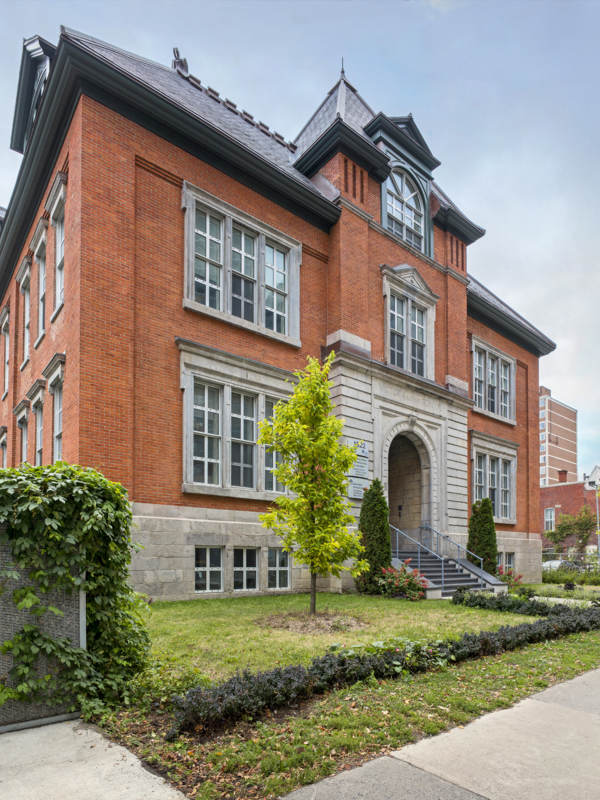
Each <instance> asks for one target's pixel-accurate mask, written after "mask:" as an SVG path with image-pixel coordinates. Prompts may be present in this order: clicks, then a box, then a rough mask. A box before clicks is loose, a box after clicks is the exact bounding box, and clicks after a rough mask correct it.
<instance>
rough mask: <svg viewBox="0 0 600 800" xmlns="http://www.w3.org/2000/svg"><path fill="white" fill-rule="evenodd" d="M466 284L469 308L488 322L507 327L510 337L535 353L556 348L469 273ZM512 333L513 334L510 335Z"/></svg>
mask: <svg viewBox="0 0 600 800" xmlns="http://www.w3.org/2000/svg"><path fill="white" fill-rule="evenodd" d="M468 277H469V285H468V286H467V302H468V304H469V310H475V311H476V312H479V314H481V315H483V316H484V317H485V318H486V321H488V322H490V321H491V322H493V323H494V322H495V323H496V324H497V325H498V326H499V327H503V326H506V327H507V335H508V336H509V337H510V338H516V339H517V340H520V341H521V342H522V343H523V344H524V345H525V346H526V347H528V349H530V350H533V352H535V353H536V354H537V355H547V354H548V353H551V352H552V351H553V350H555V349H556V344H555V343H554V342H553V341H552V339H549V338H548V337H547V336H546V335H545V334H543V333H542V332H541V331H540V330H539V329H538V328H536V327H535V325H532V324H531V322H528V320H526V319H525V317H522V316H521V315H520V314H519V313H518V312H517V311H515V310H514V308H511V307H510V306H509V305H508V304H507V303H505V302H504V300H501V299H500V298H499V297H498V295H495V294H494V293H493V292H491V291H490V290H489V289H488V288H487V286H484V285H483V283H481V282H480V281H478V280H477V279H476V278H474V277H473V276H472V275H470V274H469V276H468ZM511 334H513V335H511Z"/></svg>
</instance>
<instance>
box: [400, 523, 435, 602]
mask: <svg viewBox="0 0 600 800" xmlns="http://www.w3.org/2000/svg"><path fill="white" fill-rule="evenodd" d="M390 531H393V532H394V533H395V535H396V551H395V552H396V553H399V552H400V548H399V547H398V536H404V538H405V539H408V541H409V542H412V543H413V544H416V546H417V569H418V570H419V572H420V571H421V550H426V551H427V552H428V553H429V554H430V555H432V556H435V557H436V558H437V559H439V560H440V561H441V562H442V589H443V588H444V587H445V582H444V557H443V556H441V555H439V553H436V552H434V551H433V550H431V549H430V548H429V547H427V545H425V544H423V543H422V542H419V541H418V540H417V539H413V537H412V536H409V535H408V533H404V531H401V530H400V529H399V528H395V527H394V526H393V525H391V524H390ZM396 558H398V556H396Z"/></svg>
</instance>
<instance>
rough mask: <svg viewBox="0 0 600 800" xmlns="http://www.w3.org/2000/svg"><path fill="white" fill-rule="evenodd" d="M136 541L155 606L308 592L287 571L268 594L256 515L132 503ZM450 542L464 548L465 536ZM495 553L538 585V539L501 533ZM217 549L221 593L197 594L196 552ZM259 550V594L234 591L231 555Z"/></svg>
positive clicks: (135, 578) (326, 583)
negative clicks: (285, 583)
mask: <svg viewBox="0 0 600 800" xmlns="http://www.w3.org/2000/svg"><path fill="white" fill-rule="evenodd" d="M133 514H134V523H135V527H134V529H133V532H132V538H133V539H134V541H136V542H138V543H139V544H141V545H142V550H140V551H139V552H137V553H134V554H133V558H132V562H131V582H132V585H133V587H134V588H135V589H136V591H138V592H143V593H144V594H147V595H149V596H150V597H151V598H152V599H154V600H190V599H194V598H198V597H206V598H219V597H244V596H253V595H256V594H281V593H288V592H290V591H292V592H306V591H308V590H309V589H310V573H309V571H308V570H307V569H306V568H304V567H301V566H299V565H296V564H294V562H293V558H292V559H291V565H290V588H289V589H287V590H286V589H269V588H267V555H268V549H269V548H270V547H281V541H280V539H279V538H278V537H277V536H275V535H273V534H272V533H270V532H269V531H267V530H265V528H263V527H262V525H261V524H260V522H259V519H258V514H257V513H255V512H251V511H225V510H223V509H209V508H192V507H189V506H159V505H148V504H142V503H134V506H133ZM451 537H452V538H453V539H455V540H456V541H458V542H459V543H461V544H463V545H465V546H466V543H467V534H466V533H464V534H459V533H452V534H451ZM497 538H498V550H499V551H501V552H511V553H514V554H515V569H516V571H517V572H520V573H522V574H523V580H524V581H525V582H528V583H529V582H539V581H541V539H540V537H539V536H536V535H533V534H532V535H531V536H530V537H528V535H527V534H526V533H512V532H505V531H499V532H498V534H497ZM196 547H219V548H221V549H222V557H223V591H213V592H204V591H203V592H197V591H195V587H194V577H195V548H196ZM236 547H250V548H256V549H258V551H259V552H258V589H257V590H252V591H242V590H234V588H233V550H234V548H236ZM318 588H319V590H320V591H330V592H341V591H353V589H354V580H353V578H352V576H351V575H350V574H349V573H347V572H344V573H343V574H342V575H341V577H340V578H334V577H328V578H319V581H318Z"/></svg>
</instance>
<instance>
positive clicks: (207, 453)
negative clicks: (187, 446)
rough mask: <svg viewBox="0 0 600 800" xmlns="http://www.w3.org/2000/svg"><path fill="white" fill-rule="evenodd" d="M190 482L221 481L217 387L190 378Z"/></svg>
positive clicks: (216, 484) (218, 389) (218, 395)
mask: <svg viewBox="0 0 600 800" xmlns="http://www.w3.org/2000/svg"><path fill="white" fill-rule="evenodd" d="M193 404H194V407H193V431H192V436H193V454H192V460H193V481H194V483H204V484H208V485H212V486H219V485H220V483H221V418H222V413H221V388H220V387H219V386H212V385H210V384H208V383H206V382H205V381H203V380H201V379H200V378H194V397H193Z"/></svg>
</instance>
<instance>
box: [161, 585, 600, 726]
mask: <svg viewBox="0 0 600 800" xmlns="http://www.w3.org/2000/svg"><path fill="white" fill-rule="evenodd" d="M453 602H455V603H459V604H462V605H467V606H471V607H478V608H488V609H492V610H499V611H512V612H513V613H517V614H528V615H537V616H540V617H544V618H543V619H539V620H536V621H535V622H530V623H523V624H522V625H515V626H505V627H502V628H500V629H499V630H497V631H482V632H480V633H465V634H463V635H462V636H461V637H460V639H458V640H445V641H436V642H430V643H428V644H419V643H416V642H409V641H407V640H401V639H392V640H389V641H388V642H375V643H374V644H372V645H368V646H363V647H354V648H351V649H344V648H337V649H332V650H330V651H329V652H328V653H326V654H325V655H323V656H319V657H317V658H314V659H313V660H312V661H311V662H310V664H309V666H308V667H303V666H290V667H278V668H276V669H272V670H268V671H266V672H250V671H244V672H242V673H238V674H236V675H234V677H232V678H230V679H229V680H227V681H225V682H223V683H220V684H217V685H215V686H211V687H209V688H206V687H196V688H194V689H190V690H189V691H188V692H187V693H186V694H185V695H183V696H180V697H176V698H175V707H176V713H175V724H174V726H173V728H172V730H171V732H170V737H171V738H174V737H175V736H177V735H178V734H179V733H181V732H182V731H186V730H187V731H205V732H206V731H210V730H211V729H215V728H221V727H223V726H226V725H230V724H231V723H233V722H236V721H237V720H240V719H247V720H252V719H256V718H257V717H259V716H261V715H262V714H264V713H265V712H266V711H267V710H269V709H276V708H281V707H283V706H290V705H293V704H295V703H297V702H299V701H301V700H304V699H306V698H308V697H310V696H311V695H314V694H322V693H324V692H326V691H329V690H331V689H335V688H337V687H340V686H344V685H348V684H353V683H356V682H357V681H360V680H365V679H366V678H368V677H370V676H374V677H375V678H379V679H383V678H397V677H399V676H401V675H402V674H405V673H408V672H410V673H415V672H424V671H426V670H428V669H431V668H433V667H436V666H441V665H443V664H446V663H448V662H460V661H466V660H468V659H474V658H481V657H482V656H487V655H495V654H497V653H501V652H503V651H505V650H515V649H517V648H519V647H523V646H525V645H527V644H533V643H535V642H543V641H546V640H548V639H556V638H559V637H561V636H566V635H568V634H570V633H579V632H581V631H591V630H598V629H600V606H596V605H592V606H589V607H587V608H580V607H572V606H566V605H560V604H555V605H550V604H547V603H540V602H538V601H532V600H523V599H521V598H519V597H511V596H506V595H496V596H490V595H482V594H480V593H472V592H457V593H456V595H455V597H454V598H453Z"/></svg>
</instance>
